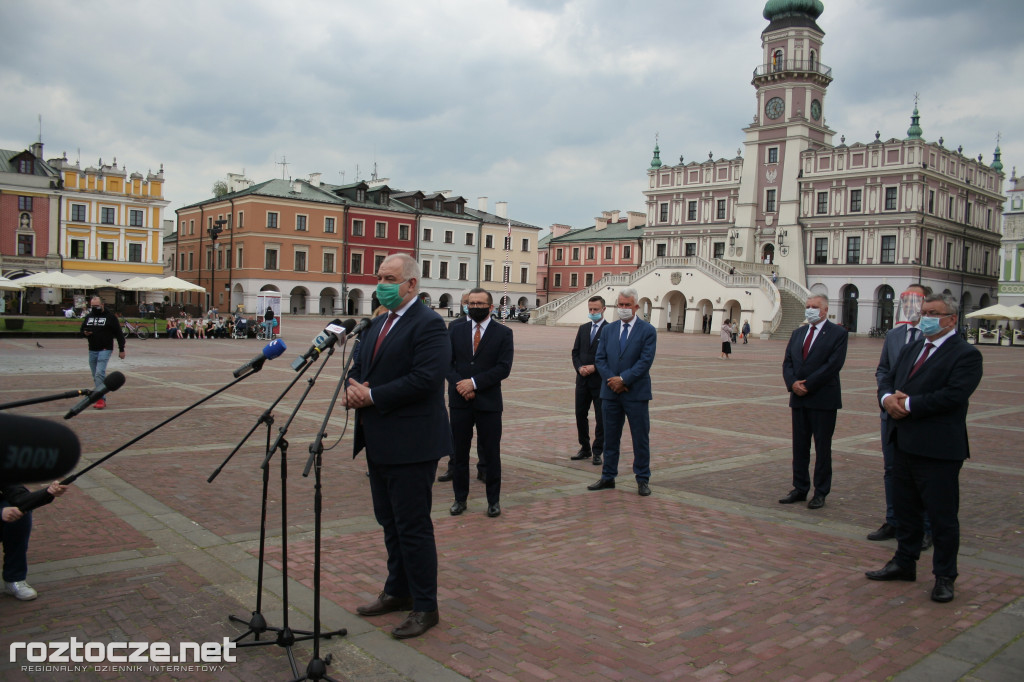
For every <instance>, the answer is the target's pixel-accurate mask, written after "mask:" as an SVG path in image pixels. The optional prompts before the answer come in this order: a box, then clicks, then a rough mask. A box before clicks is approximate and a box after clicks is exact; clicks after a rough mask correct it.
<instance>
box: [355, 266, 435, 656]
mask: <svg viewBox="0 0 1024 682" xmlns="http://www.w3.org/2000/svg"><path fill="white" fill-rule="evenodd" d="M419 278H420V271H419V265H418V264H417V263H416V261H415V260H414V259H413V258H412V257H410V256H408V255H406V254H393V255H391V256H388V257H387V258H385V259H384V262H382V263H381V265H380V268H379V269H378V270H377V291H376V293H377V300H379V301H380V302H381V304H383V305H384V306H385V307H387V309H388V310H389V311H390V312H389V313H388V314H387V315H381V316H379V317H378V318H377V319H375V320H374V321H373V324H372V325H371V326H370V328H369V329H367V330H366V332H364V334H363V340H362V342H361V343H360V345H361V348H360V351H359V353H358V354H357V357H356V359H355V360H354V362H353V363H352V369H351V370H350V371H349V373H348V376H347V378H348V387H347V389H346V391H345V394H344V398H343V401H342V402H343V404H344V406H345V407H347V408H354V409H355V410H356V415H355V425H356V426H355V439H354V440H355V443H354V448H353V457H355V455H357V454H359V452H361V451H362V450H363V449H364V448H365V449H366V461H367V466H368V469H369V475H370V495H371V497H372V500H373V514H374V517H375V518H376V519H377V523H379V524H380V525H381V527H382V528H383V529H384V546H385V548H386V549H387V569H388V576H387V580H386V581H385V583H384V589H383V590H382V591H381V592H380V594H379V595H378V596H377V599H376V600H375V601H373V602H371V603H369V604H364V605H362V606H359V607H357V608H356V611H357V612H358V613H359V614H360V615H362V616H380V615H384V614H387V613H391V612H394V611H405V610H410V609H411V613H409V615H408V616H407V617H406V618H405V620H404V621H403V622H402V623H401V624H400V625H399V626H398V627H396V628H395V629H394V630H392V631H391V634H392V636H393V637H395V638H397V639H405V638H408V637H417V636H419V635H422V634H423V633H425V632H426V631H427V630H429V629H430V628H432V627H434V626H435V625H437V623H438V621H439V617H438V609H437V546H436V544H435V542H434V525H433V523H432V522H431V520H430V507H431V492H432V488H433V485H434V476H435V475H436V473H437V461H438V460H439V459H440V458H442V457H445V456H449V455H451V454H452V434H451V429H449V427H448V413H447V411H446V410H445V407H444V377H445V370H446V369H447V368H448V365H449V363H450V362H451V343H450V342H449V341H448V334H447V330H446V328H445V324H444V320H443V319H441V316H440V315H438V314H437V313H436V312H434V311H432V310H430V309H429V308H427V306H425V305H423V304H422V303H420V302H419V301H418V297H417V294H418V292H419Z"/></svg>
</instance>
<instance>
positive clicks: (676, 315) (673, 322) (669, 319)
mask: <svg viewBox="0 0 1024 682" xmlns="http://www.w3.org/2000/svg"><path fill="white" fill-rule="evenodd" d="M664 301H665V329H666V330H667V331H670V332H680V333H682V332H684V331H686V296H684V295H683V294H682V293H680V292H678V291H670V292H668V293H667V294H665V298H664Z"/></svg>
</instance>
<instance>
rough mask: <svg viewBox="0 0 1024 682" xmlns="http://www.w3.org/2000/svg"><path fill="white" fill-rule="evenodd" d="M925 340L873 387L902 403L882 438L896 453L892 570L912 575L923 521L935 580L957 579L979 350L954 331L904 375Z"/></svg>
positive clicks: (979, 371) (904, 354)
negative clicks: (900, 396) (903, 398)
mask: <svg viewBox="0 0 1024 682" xmlns="http://www.w3.org/2000/svg"><path fill="white" fill-rule="evenodd" d="M924 343H925V341H924V340H920V341H917V342H915V343H913V344H911V345H909V346H906V347H905V348H904V349H903V351H902V352H901V353H900V355H899V359H898V360H897V362H896V365H895V366H894V367H893V368H892V369H891V371H889V372H888V373H886V374H885V375H884V376H883V377H882V378H881V379H880V380H879V382H878V399H879V403H881V401H882V398H883V397H884V396H886V395H888V394H891V393H894V392H895V391H902V392H903V393H905V394H907V395H908V396H909V398H908V400H907V402H908V404H909V409H910V414H909V415H908V416H906V417H904V418H902V419H893V418H891V417H890V418H889V419H888V420H886V425H887V426H886V432H885V439H886V440H887V441H889V442H891V443H892V444H893V445H894V446H895V458H894V470H893V478H894V489H893V505H894V506H895V512H896V518H897V520H899V525H898V526H897V527H896V539H897V540H898V541H899V546H898V547H897V549H896V556H895V558H894V560H895V562H896V564H897V565H899V566H900V567H903V568H911V567H913V566H914V565H915V562H916V561H917V559H918V558H919V557H920V555H921V541H922V539H923V537H924V526H923V521H922V514H923V513H924V512H925V511H927V512H928V516H929V518H930V519H931V525H932V538H933V540H934V542H935V554H934V556H933V557H932V572H933V573H934V574H935V575H936V577H947V578H956V576H957V567H956V557H957V552H958V551H959V549H960V521H959V518H958V514H959V506H960V481H959V476H960V469H961V467H962V466H963V463H964V460H965V459H967V458H968V457H970V446H969V444H968V438H967V408H968V401H969V399H970V397H971V394H972V393H974V389H976V388H977V387H978V384H979V383H981V375H982V359H981V353H980V352H978V349H976V348H974V347H973V346H970V345H969V344H967V343H966V342H965V341H964V340H963V339H961V338H960V337H959V336H957V335H956V334H955V333H954V332H950V335H948V336H947V337H945V340H944V341H943V343H942V345H940V346H939V347H938V348H936V349H935V350H934V352H932V354H931V356H930V357H928V359H927V360H926V361H925V363H924V364H923V365H921V367H920V369H918V371H917V373H915V374H914V375H913V376H910V373H911V370H912V369H913V366H914V364H915V363H916V362H917V359H918V356H919V355H920V354H921V351H922V349H923V348H924Z"/></svg>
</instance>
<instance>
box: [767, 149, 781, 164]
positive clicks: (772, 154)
mask: <svg viewBox="0 0 1024 682" xmlns="http://www.w3.org/2000/svg"><path fill="white" fill-rule="evenodd" d="M778 162H779V148H778V147H769V148H768V163H778Z"/></svg>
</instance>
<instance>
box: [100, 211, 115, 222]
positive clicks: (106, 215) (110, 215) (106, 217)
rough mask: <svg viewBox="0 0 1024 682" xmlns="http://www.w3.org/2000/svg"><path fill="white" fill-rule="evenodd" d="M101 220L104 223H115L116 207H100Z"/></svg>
mask: <svg viewBox="0 0 1024 682" xmlns="http://www.w3.org/2000/svg"><path fill="white" fill-rule="evenodd" d="M100 222H101V223H103V224H104V225H113V224H114V209H112V208H108V207H103V208H101V209H100Z"/></svg>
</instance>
